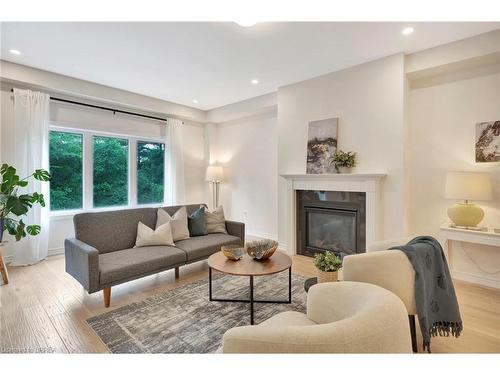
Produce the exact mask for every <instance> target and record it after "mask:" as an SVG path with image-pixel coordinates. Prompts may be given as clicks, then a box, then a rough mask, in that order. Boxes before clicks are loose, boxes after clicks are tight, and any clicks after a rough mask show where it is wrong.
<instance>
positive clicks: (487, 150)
mask: <svg viewBox="0 0 500 375" xmlns="http://www.w3.org/2000/svg"><path fill="white" fill-rule="evenodd" d="M476 162H477V163H486V162H500V121H488V122H479V123H477V124H476Z"/></svg>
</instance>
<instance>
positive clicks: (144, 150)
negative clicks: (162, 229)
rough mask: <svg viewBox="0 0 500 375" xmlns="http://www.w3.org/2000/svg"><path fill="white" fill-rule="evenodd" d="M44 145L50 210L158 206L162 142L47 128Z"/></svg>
mask: <svg viewBox="0 0 500 375" xmlns="http://www.w3.org/2000/svg"><path fill="white" fill-rule="evenodd" d="M49 146H50V155H49V156H50V166H49V168H50V173H51V174H52V181H51V183H50V209H51V210H52V211H63V210H81V209H84V210H92V209H101V208H105V207H118V206H121V207H135V206H137V205H158V204H162V203H163V197H164V190H165V186H164V177H165V172H164V171H165V143H163V142H161V141H158V140H157V139H149V140H148V139H140V140H139V139H137V138H136V137H133V136H119V135H116V136H115V135H110V134H109V133H99V132H93V131H86V130H81V131H80V130H78V131H77V130H72V129H68V128H64V127H59V126H51V131H50V136H49ZM61 214H64V213H62V212H60V213H55V215H61Z"/></svg>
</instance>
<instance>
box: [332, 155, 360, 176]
mask: <svg viewBox="0 0 500 375" xmlns="http://www.w3.org/2000/svg"><path fill="white" fill-rule="evenodd" d="M330 163H331V164H332V165H333V166H334V168H335V170H336V171H337V173H349V172H350V171H351V168H353V167H355V166H356V153H355V152H352V151H348V152H344V151H342V150H337V151H335V153H334V154H333V156H332V158H331V159H330Z"/></svg>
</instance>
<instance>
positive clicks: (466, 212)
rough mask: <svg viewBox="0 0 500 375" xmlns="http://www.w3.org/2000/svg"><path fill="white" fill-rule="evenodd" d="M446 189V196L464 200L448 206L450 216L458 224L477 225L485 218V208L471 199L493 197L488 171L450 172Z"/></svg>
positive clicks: (484, 199) (477, 199)
mask: <svg viewBox="0 0 500 375" xmlns="http://www.w3.org/2000/svg"><path fill="white" fill-rule="evenodd" d="M445 190H446V191H445V198H447V199H460V200H464V202H463V203H457V204H455V205H454V206H452V207H450V208H448V217H449V218H450V219H451V221H453V223H454V224H455V225H456V226H460V227H475V226H476V225H478V224H479V223H480V222H481V220H483V217H484V212H483V209H482V208H481V207H479V206H477V205H475V204H474V203H471V202H469V201H486V200H491V199H492V191H491V179H490V175H489V174H488V173H482V172H448V174H447V176H446V189H445Z"/></svg>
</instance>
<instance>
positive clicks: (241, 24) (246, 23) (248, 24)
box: [236, 20, 257, 27]
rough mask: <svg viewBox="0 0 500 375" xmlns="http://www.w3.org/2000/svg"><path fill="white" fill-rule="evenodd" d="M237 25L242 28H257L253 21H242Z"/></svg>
mask: <svg viewBox="0 0 500 375" xmlns="http://www.w3.org/2000/svg"><path fill="white" fill-rule="evenodd" d="M236 23H237V24H238V25H240V26H241V27H252V26H255V24H257V22H256V21H252V20H241V21H236Z"/></svg>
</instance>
